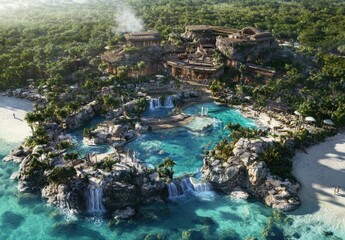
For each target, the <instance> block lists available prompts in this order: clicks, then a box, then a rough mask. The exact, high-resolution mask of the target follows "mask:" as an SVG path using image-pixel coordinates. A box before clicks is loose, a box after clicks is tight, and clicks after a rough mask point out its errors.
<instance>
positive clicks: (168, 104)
mask: <svg viewBox="0 0 345 240" xmlns="http://www.w3.org/2000/svg"><path fill="white" fill-rule="evenodd" d="M164 107H165V108H173V107H174V103H173V101H172V96H167V97H166V98H165V100H164Z"/></svg>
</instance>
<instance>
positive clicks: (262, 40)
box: [216, 27, 278, 62]
mask: <svg viewBox="0 0 345 240" xmlns="http://www.w3.org/2000/svg"><path fill="white" fill-rule="evenodd" d="M216 47H217V49H218V50H219V51H220V52H221V53H223V54H224V55H225V56H227V57H228V58H229V59H232V60H237V61H240V62H247V61H250V60H253V59H257V58H261V60H263V61H266V60H268V59H269V58H270V57H271V54H269V50H274V49H276V48H278V43H277V41H276V40H275V38H274V37H273V35H272V33H270V32H261V31H260V30H258V29H256V28H253V27H246V28H243V29H242V30H238V31H237V32H235V33H232V34H229V35H228V36H227V37H224V36H218V37H217V40H216ZM271 53H274V51H271Z"/></svg>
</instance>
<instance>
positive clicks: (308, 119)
mask: <svg viewBox="0 0 345 240" xmlns="http://www.w3.org/2000/svg"><path fill="white" fill-rule="evenodd" d="M305 120H306V121H307V122H316V120H315V118H313V117H311V116H308V117H306V118H305Z"/></svg>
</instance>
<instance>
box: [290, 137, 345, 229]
mask: <svg viewBox="0 0 345 240" xmlns="http://www.w3.org/2000/svg"><path fill="white" fill-rule="evenodd" d="M307 152H308V154H305V153H303V152H298V153H297V154H296V156H295V157H294V162H293V174H294V176H295V177H296V178H297V179H298V181H299V182H300V183H301V188H300V191H299V196H300V199H301V201H302V206H301V207H300V208H299V209H297V210H296V211H295V212H293V213H292V214H293V215H296V216H301V217H302V216H303V217H307V218H308V217H309V218H312V219H313V220H315V221H322V222H324V223H326V224H327V225H328V226H330V227H331V228H334V229H337V230H341V232H344V234H345V133H344V132H343V133H340V134H338V135H336V136H334V137H332V138H329V139H328V140H327V141H325V142H324V143H321V144H319V145H315V146H312V147H310V148H308V149H307ZM336 186H340V194H339V195H335V194H334V187H336Z"/></svg>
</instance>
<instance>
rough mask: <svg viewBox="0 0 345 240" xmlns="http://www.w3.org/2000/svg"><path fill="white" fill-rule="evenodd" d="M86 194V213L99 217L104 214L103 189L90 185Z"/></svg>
mask: <svg viewBox="0 0 345 240" xmlns="http://www.w3.org/2000/svg"><path fill="white" fill-rule="evenodd" d="M87 190H88V192H87V211H88V213H89V214H91V215H101V214H103V213H105V208H104V206H103V203H102V198H103V188H102V187H100V186H95V185H94V184H90V185H89V187H88V189H87Z"/></svg>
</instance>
